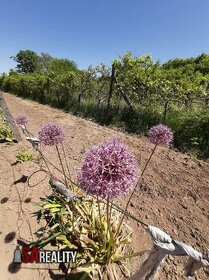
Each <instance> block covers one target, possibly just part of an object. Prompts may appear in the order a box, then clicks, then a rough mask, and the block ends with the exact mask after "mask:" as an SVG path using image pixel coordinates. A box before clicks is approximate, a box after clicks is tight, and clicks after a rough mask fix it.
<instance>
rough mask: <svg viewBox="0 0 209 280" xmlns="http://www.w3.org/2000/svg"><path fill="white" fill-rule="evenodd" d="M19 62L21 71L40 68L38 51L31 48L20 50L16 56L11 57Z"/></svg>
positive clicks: (25, 71) (29, 71)
mask: <svg viewBox="0 0 209 280" xmlns="http://www.w3.org/2000/svg"><path fill="white" fill-rule="evenodd" d="M11 58H12V59H13V60H14V61H15V62H17V66H16V69H17V72H19V73H33V72H35V71H36V70H38V66H39V56H38V55H37V53H36V52H34V51H31V50H25V51H23V50H20V51H19V52H18V53H17V54H16V55H15V56H12V57H11Z"/></svg>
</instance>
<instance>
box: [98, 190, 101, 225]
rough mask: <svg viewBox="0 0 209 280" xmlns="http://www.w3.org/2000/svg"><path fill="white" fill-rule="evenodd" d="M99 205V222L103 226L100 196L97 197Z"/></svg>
mask: <svg viewBox="0 0 209 280" xmlns="http://www.w3.org/2000/svg"><path fill="white" fill-rule="evenodd" d="M97 205H98V210H99V221H100V225H102V216H101V207H100V202H99V197H98V195H97Z"/></svg>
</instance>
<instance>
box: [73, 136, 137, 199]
mask: <svg viewBox="0 0 209 280" xmlns="http://www.w3.org/2000/svg"><path fill="white" fill-rule="evenodd" d="M138 174H139V172H138V168H137V164H136V161H135V159H134V157H133V156H132V155H131V154H130V152H129V151H128V149H127V148H126V147H125V146H124V145H123V144H122V143H121V141H120V139H116V138H113V139H111V140H109V141H107V142H105V143H103V144H100V145H98V146H95V147H93V148H92V149H91V150H90V151H89V152H88V153H87V155H86V158H85V160H84V163H83V166H82V167H81V169H80V170H79V173H78V183H79V185H80V187H81V188H82V189H83V190H84V191H86V192H87V193H89V194H92V195H98V196H101V197H103V198H107V197H108V196H109V197H111V198H114V197H116V196H118V195H123V194H125V193H126V192H127V191H128V190H129V189H130V188H131V187H133V185H134V183H136V181H137V179H138Z"/></svg>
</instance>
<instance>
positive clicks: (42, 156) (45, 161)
mask: <svg viewBox="0 0 209 280" xmlns="http://www.w3.org/2000/svg"><path fill="white" fill-rule="evenodd" d="M38 152H39V154H40V155H41V158H42V159H43V161H44V163H45V165H46V167H47V169H48V171H49V174H50V176H51V175H52V173H51V171H50V169H49V165H48V163H47V160H46V159H45V157H44V155H43V153H42V152H41V151H40V150H38Z"/></svg>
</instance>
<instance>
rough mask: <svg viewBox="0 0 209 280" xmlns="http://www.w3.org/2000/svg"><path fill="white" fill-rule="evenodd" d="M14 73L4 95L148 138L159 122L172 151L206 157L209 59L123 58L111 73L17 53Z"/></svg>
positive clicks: (1, 80) (1, 81)
mask: <svg viewBox="0 0 209 280" xmlns="http://www.w3.org/2000/svg"><path fill="white" fill-rule="evenodd" d="M13 59H14V60H15V61H16V62H17V67H16V69H15V70H11V71H10V73H9V74H3V75H1V76H0V88H1V90H2V91H8V92H11V93H13V94H15V95H17V96H21V97H23V98H29V99H33V100H35V101H38V102H40V103H43V104H49V105H51V106H54V107H57V108H62V109H64V110H66V111H70V112H72V113H74V114H76V115H79V116H83V117H88V118H92V119H94V120H95V121H97V122H99V123H100V124H105V125H110V124H112V125H114V126H118V127H120V128H122V129H124V130H126V131H128V132H131V133H137V134H146V132H147V131H148V129H149V128H150V127H151V126H153V125H155V124H158V123H160V122H162V123H165V124H166V125H168V126H170V127H171V128H172V130H173V131H174V136H175V138H174V146H175V147H177V148H179V149H181V150H182V151H188V152H190V153H192V154H193V155H194V156H198V157H203V158H208V157H209V55H207V54H201V55H199V56H197V57H195V58H188V59H174V60H170V61H168V62H166V63H164V64H162V63H160V62H159V61H157V62H154V61H153V60H152V58H151V57H150V56H143V57H140V56H139V57H133V56H132V55H131V53H129V52H128V53H126V54H125V55H124V56H123V57H120V58H118V59H115V60H113V63H112V65H111V67H108V66H106V65H104V64H100V65H98V66H97V67H92V66H90V67H89V68H88V69H87V70H80V69H78V67H77V66H76V64H75V62H73V61H70V60H68V59H57V58H54V57H51V56H50V55H48V54H45V53H42V54H41V55H38V54H36V53H35V52H33V51H30V50H26V51H20V52H19V53H18V54H17V55H16V56H14V57H13Z"/></svg>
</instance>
